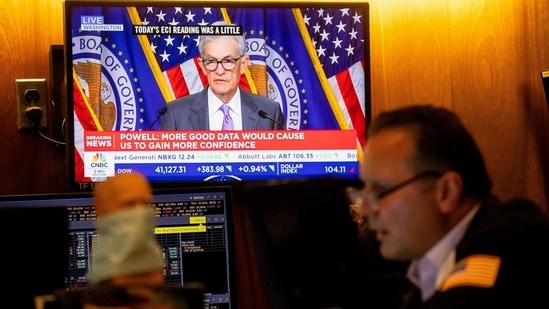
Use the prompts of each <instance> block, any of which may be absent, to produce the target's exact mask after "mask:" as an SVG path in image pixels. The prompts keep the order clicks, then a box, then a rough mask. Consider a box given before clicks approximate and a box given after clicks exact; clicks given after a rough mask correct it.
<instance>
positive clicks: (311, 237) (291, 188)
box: [243, 178, 370, 309]
mask: <svg viewBox="0 0 549 309" xmlns="http://www.w3.org/2000/svg"><path fill="white" fill-rule="evenodd" d="M346 185H347V184H346V183H345V182H343V181H342V180H341V179H337V178H323V179H309V180H290V181H278V182H276V181H274V182H266V183H264V184H254V185H250V186H248V187H247V188H246V189H245V190H244V194H243V198H244V200H245V202H244V203H245V204H246V210H247V212H246V215H247V216H249V218H248V219H247V220H246V221H247V223H248V224H247V229H248V233H249V235H251V236H250V237H251V241H252V247H253V248H254V252H255V254H256V256H257V261H258V267H259V270H260V273H261V274H262V283H263V288H264V289H263V292H264V293H265V294H266V295H267V299H268V300H269V301H270V303H269V304H265V306H266V307H264V308H269V309H320V308H340V309H356V308H366V307H368V306H367V304H368V301H369V300H368V299H366V297H365V295H369V293H370V292H369V290H368V287H369V285H368V284H369V279H368V278H369V274H368V271H369V269H368V265H367V263H366V258H365V255H364V254H365V252H364V249H363V247H362V245H361V242H360V239H359V234H358V225H357V224H356V223H355V222H354V221H353V219H352V216H351V212H350V208H349V202H348V200H347V196H346V193H345V186H346Z"/></svg>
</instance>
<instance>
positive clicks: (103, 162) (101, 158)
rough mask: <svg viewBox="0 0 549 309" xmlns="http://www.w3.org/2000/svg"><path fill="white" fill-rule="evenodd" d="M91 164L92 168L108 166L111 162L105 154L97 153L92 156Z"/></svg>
mask: <svg viewBox="0 0 549 309" xmlns="http://www.w3.org/2000/svg"><path fill="white" fill-rule="evenodd" d="M90 166H91V167H92V168H108V167H109V163H108V162H107V158H106V157H105V155H104V154H101V153H96V154H94V155H93V156H92V159H91V164H90Z"/></svg>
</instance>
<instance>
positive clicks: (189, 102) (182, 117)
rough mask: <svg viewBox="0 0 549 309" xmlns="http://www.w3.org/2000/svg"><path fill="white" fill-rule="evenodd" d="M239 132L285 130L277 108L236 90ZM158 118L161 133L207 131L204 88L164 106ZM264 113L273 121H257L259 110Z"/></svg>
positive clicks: (282, 118) (281, 116)
mask: <svg viewBox="0 0 549 309" xmlns="http://www.w3.org/2000/svg"><path fill="white" fill-rule="evenodd" d="M240 102H241V104H242V129H243V130H281V129H284V128H285V121H284V115H283V114H282V109H281V108H280V105H279V104H278V103H277V102H275V101H273V100H270V99H268V98H266V97H263V96H260V95H256V94H252V93H249V92H246V91H244V90H242V89H240ZM167 107H168V110H167V111H166V113H165V114H164V115H163V116H162V120H161V125H160V129H162V130H209V129H210V125H209V121H210V120H209V116H208V88H205V89H204V90H202V91H201V92H198V93H195V94H192V95H189V96H186V97H182V98H179V99H177V100H174V101H173V102H171V103H170V104H168V105H167ZM261 110H262V111H264V112H266V113H267V114H268V115H269V116H270V117H271V118H273V119H275V120H276V121H273V120H271V119H267V118H261V117H260V116H259V115H258V112H259V111H261Z"/></svg>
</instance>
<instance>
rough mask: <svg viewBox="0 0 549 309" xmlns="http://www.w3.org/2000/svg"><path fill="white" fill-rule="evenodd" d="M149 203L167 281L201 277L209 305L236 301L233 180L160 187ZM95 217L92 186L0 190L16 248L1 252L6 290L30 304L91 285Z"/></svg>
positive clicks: (220, 308)
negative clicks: (68, 190)
mask: <svg viewBox="0 0 549 309" xmlns="http://www.w3.org/2000/svg"><path fill="white" fill-rule="evenodd" d="M151 207H154V208H155V211H156V217H157V219H156V227H155V230H154V233H155V235H156V240H157V242H158V243H159V245H160V247H161V248H162V250H163V254H164V258H165V266H164V274H165V282H166V285H167V286H168V287H173V288H179V287H185V286H186V285H193V286H194V285H196V284H195V283H199V284H200V285H201V286H203V291H204V302H205V308H210V309H229V308H236V305H237V293H236V264H235V258H234V256H235V252H234V231H233V213H232V208H233V197H232V189H231V187H229V186H201V187H196V188H195V187H185V188H174V189H167V188H164V189H156V190H154V192H153V203H152V205H151ZM44 218H46V219H44ZM95 219H96V216H95V210H94V207H93V197H92V195H91V192H72V193H62V194H36V195H12V196H0V222H1V223H3V224H2V225H1V227H0V231H2V233H1V235H0V237H1V240H2V244H3V248H4V250H5V251H6V252H10V253H9V254H7V253H6V254H2V255H1V256H0V262H2V263H0V274H2V278H3V279H4V280H6V282H10V283H11V284H8V285H7V286H6V287H5V289H4V290H5V292H6V297H8V296H11V295H14V297H18V298H17V300H16V302H15V303H18V304H21V308H29V309H30V308H34V302H33V297H34V296H36V295H44V294H51V293H53V292H55V290H59V289H61V290H62V289H66V290H69V291H73V290H80V289H83V288H86V287H88V280H87V273H88V272H89V270H90V267H91V265H90V263H91V259H92V256H93V254H94V251H95V243H96V239H97V236H99V235H98V234H97V233H96V230H95ZM14 224H15V226H16V228H15V229H14ZM23 296H25V297H23ZM23 300H24V301H26V303H25V306H23V304H22V301H23ZM27 305H28V306H27Z"/></svg>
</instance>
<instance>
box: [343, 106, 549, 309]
mask: <svg viewBox="0 0 549 309" xmlns="http://www.w3.org/2000/svg"><path fill="white" fill-rule="evenodd" d="M361 164H362V165H361V170H360V177H361V179H362V182H363V184H364V187H363V188H360V189H352V190H350V191H349V196H350V198H351V200H352V202H353V203H354V204H356V205H357V207H358V209H359V212H360V213H361V215H362V216H363V217H364V218H365V219H366V220H368V224H369V227H370V228H371V229H372V230H374V231H375V234H376V238H377V240H378V241H379V250H380V253H381V255H382V256H383V257H384V258H386V259H389V260H397V261H410V262H411V263H410V266H409V268H408V270H407V277H408V279H409V280H410V281H411V283H412V284H413V286H414V287H416V289H415V291H413V292H411V293H410V294H409V295H408V296H407V306H406V307H405V308H445V309H447V308H549V298H548V297H547V295H546V294H547V292H548V291H549V280H547V278H549V218H548V217H547V215H546V214H545V212H544V211H542V209H541V208H540V207H539V206H538V205H536V204H534V203H533V202H531V201H529V200H525V199H513V200H511V201H508V202H505V203H502V202H500V201H499V200H498V198H497V197H495V196H494V195H493V194H492V193H491V180H490V177H489V175H488V172H487V169H486V167H485V163H484V159H483V157H482V155H481V152H480V150H479V149H478V147H477V145H476V143H475V141H474V140H473V137H472V136H471V135H470V133H469V132H468V131H467V129H466V128H465V127H464V125H463V124H462V122H461V121H460V119H459V118H458V116H457V115H456V114H454V113H453V112H451V111H449V110H447V109H444V108H439V107H434V106H430V105H417V106H408V107H403V108H400V109H397V110H394V111H388V112H384V113H381V114H380V115H379V116H378V117H377V118H376V119H375V120H374V121H373V122H372V123H371V125H370V127H369V129H368V139H367V143H366V146H365V148H364V156H363V161H362V163H361Z"/></svg>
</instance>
